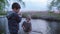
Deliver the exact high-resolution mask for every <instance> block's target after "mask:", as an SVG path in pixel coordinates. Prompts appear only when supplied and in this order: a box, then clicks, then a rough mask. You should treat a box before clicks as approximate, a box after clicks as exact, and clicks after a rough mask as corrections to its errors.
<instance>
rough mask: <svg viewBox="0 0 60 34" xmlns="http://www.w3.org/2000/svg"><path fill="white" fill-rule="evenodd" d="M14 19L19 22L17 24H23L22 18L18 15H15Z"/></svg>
mask: <svg viewBox="0 0 60 34" xmlns="http://www.w3.org/2000/svg"><path fill="white" fill-rule="evenodd" d="M13 18H14V19H15V20H16V21H17V23H19V22H21V20H22V17H19V16H18V14H15V13H14V14H13Z"/></svg>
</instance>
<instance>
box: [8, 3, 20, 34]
mask: <svg viewBox="0 0 60 34" xmlns="http://www.w3.org/2000/svg"><path fill="white" fill-rule="evenodd" d="M20 9H21V7H20V5H19V4H18V3H16V2H15V3H13V4H12V11H9V14H8V15H7V19H8V28H9V32H10V34H18V30H19V22H21V17H20V16H19V15H18V12H19V10H20Z"/></svg>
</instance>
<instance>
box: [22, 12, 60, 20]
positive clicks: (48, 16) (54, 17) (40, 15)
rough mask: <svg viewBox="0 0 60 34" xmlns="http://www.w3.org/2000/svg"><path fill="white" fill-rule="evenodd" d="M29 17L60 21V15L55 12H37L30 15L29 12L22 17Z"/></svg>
mask: <svg viewBox="0 0 60 34" xmlns="http://www.w3.org/2000/svg"><path fill="white" fill-rule="evenodd" d="M27 15H31V17H32V18H33V19H47V20H60V14H58V13H53V12H48V13H44V12H42V13H41V12H36V13H34V12H33V13H32V12H31V13H29V12H25V13H22V17H24V18H25V17H26V16H27Z"/></svg>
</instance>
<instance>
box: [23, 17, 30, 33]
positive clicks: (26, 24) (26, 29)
mask: <svg viewBox="0 0 60 34" xmlns="http://www.w3.org/2000/svg"><path fill="white" fill-rule="evenodd" d="M30 20H31V17H29V16H28V17H27V18H26V21H24V22H23V24H22V28H23V30H24V32H26V33H28V34H29V32H30V31H31V22H30Z"/></svg>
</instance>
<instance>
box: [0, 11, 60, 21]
mask: <svg viewBox="0 0 60 34" xmlns="http://www.w3.org/2000/svg"><path fill="white" fill-rule="evenodd" d="M21 13H22V17H23V18H26V16H27V15H31V18H32V19H44V20H47V21H58V22H60V14H59V13H54V12H48V11H45V12H37V11H36V12H34V11H31V12H29V11H28V12H21ZM6 14H7V12H1V13H0V16H3V15H6Z"/></svg>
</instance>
